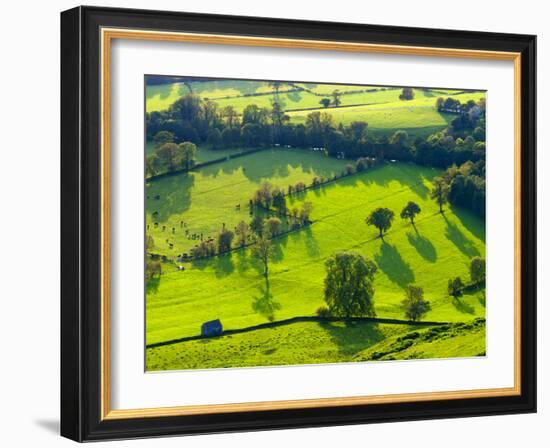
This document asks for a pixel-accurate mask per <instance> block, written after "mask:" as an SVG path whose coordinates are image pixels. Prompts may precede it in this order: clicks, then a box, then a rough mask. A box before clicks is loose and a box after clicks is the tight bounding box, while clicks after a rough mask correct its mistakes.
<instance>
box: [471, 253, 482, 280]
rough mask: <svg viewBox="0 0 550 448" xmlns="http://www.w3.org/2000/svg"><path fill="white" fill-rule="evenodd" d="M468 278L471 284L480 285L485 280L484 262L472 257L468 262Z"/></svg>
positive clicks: (479, 258)
mask: <svg viewBox="0 0 550 448" xmlns="http://www.w3.org/2000/svg"><path fill="white" fill-rule="evenodd" d="M470 277H471V279H472V282H473V283H476V284H477V283H481V282H483V281H484V280H485V260H484V259H483V258H481V257H474V258H472V260H471V261H470Z"/></svg>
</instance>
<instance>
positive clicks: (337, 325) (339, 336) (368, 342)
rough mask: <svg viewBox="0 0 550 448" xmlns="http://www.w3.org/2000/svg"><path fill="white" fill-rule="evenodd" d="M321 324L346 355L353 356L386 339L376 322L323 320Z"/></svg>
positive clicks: (339, 349)
mask: <svg viewBox="0 0 550 448" xmlns="http://www.w3.org/2000/svg"><path fill="white" fill-rule="evenodd" d="M319 325H320V326H321V328H323V330H325V331H326V332H327V333H328V334H329V335H330V337H331V339H332V341H333V342H334V343H335V344H336V345H337V346H338V351H339V352H340V353H341V354H342V355H345V356H353V355H355V354H357V353H359V352H360V351H362V350H365V349H367V348H369V347H372V346H373V345H375V344H377V343H379V342H380V341H382V340H383V339H384V335H383V334H382V332H381V331H380V330H379V329H378V324H376V323H364V322H361V323H356V322H321V323H319Z"/></svg>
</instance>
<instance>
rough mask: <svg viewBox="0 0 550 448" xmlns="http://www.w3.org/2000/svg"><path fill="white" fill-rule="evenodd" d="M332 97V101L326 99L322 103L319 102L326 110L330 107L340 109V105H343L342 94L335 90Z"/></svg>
mask: <svg viewBox="0 0 550 448" xmlns="http://www.w3.org/2000/svg"><path fill="white" fill-rule="evenodd" d="M330 96H331V97H332V99H331V98H328V97H325V98H323V99H322V100H321V101H319V104H320V105H321V106H323V107H325V108H327V107H329V106H332V107H338V106H340V104H342V100H341V96H342V93H341V92H340V91H339V90H338V89H336V90H333V91H332V93H331V94H330Z"/></svg>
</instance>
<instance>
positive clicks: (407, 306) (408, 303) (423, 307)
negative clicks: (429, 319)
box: [401, 285, 431, 322]
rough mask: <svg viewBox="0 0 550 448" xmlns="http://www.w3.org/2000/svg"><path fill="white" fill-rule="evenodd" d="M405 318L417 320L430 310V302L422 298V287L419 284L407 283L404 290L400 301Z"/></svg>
mask: <svg viewBox="0 0 550 448" xmlns="http://www.w3.org/2000/svg"><path fill="white" fill-rule="evenodd" d="M401 306H402V307H403V310H404V311H405V316H406V317H407V319H409V320H412V321H415V322H416V321H418V320H420V319H422V316H424V315H425V314H426V313H427V312H428V311H430V309H431V307H430V302H428V301H426V300H424V289H423V288H421V287H420V286H415V285H409V286H407V289H406V290H405V299H404V300H403V301H402V302H401Z"/></svg>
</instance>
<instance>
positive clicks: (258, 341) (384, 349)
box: [147, 322, 485, 371]
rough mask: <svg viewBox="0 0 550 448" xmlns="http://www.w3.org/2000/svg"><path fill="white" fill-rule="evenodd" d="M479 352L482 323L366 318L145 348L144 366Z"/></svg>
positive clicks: (216, 365)
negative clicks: (403, 322) (384, 321)
mask: <svg viewBox="0 0 550 448" xmlns="http://www.w3.org/2000/svg"><path fill="white" fill-rule="evenodd" d="M441 353H444V354H445V356H447V357H464V356H468V357H472V356H482V355H484V353H485V325H484V323H483V322H472V323H470V324H454V325H451V326H443V327H428V328H425V327H424V328H422V329H417V328H415V327H412V326H409V325H401V326H398V325H386V324H370V323H349V324H345V323H313V322H312V323H299V324H294V325H292V326H287V327H277V328H272V329H266V330H261V331H252V332H250V333H244V334H238V335H233V336H224V337H221V338H217V339H207V340H200V341H190V342H182V343H179V344H173V345H169V346H165V347H159V348H154V349H150V350H149V352H148V357H147V369H148V370H153V371H154V370H175V369H204V368H223V367H226V366H227V365H234V364H235V361H236V360H238V366H239V367H251V366H259V365H260V366H275V365H293V364H312V363H318V362H319V360H323V362H325V363H334V362H349V361H386V360H395V359H421V358H438V357H440V356H441Z"/></svg>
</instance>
